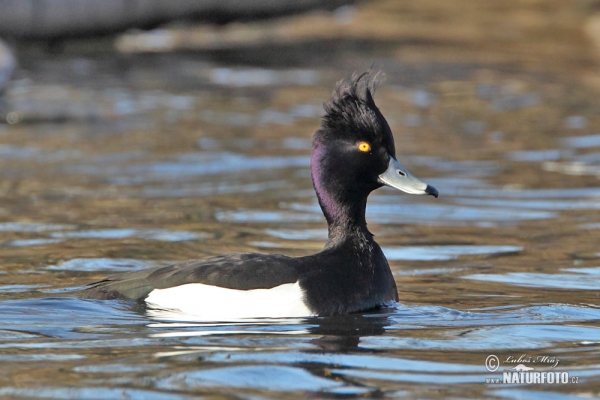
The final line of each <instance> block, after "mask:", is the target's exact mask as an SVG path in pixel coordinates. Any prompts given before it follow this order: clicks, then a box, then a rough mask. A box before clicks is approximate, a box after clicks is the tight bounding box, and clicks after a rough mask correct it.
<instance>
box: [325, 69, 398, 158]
mask: <svg viewBox="0 0 600 400" xmlns="http://www.w3.org/2000/svg"><path fill="white" fill-rule="evenodd" d="M382 75H383V74H381V73H379V72H378V73H376V74H374V75H373V74H372V72H371V71H367V72H364V73H362V74H357V73H354V74H352V76H351V77H350V78H349V79H344V80H341V81H339V82H338V83H337V84H336V86H335V89H334V90H333V94H332V95H331V100H330V101H329V102H327V103H325V104H324V105H323V107H324V108H325V115H324V116H323V120H322V123H321V130H320V132H319V134H321V135H344V136H350V137H356V138H357V139H365V138H366V139H368V140H370V141H373V142H377V143H380V144H382V145H383V146H384V147H386V148H388V149H389V150H390V153H391V154H394V153H395V152H394V151H393V148H394V138H393V136H392V132H391V130H390V127H389V125H388V123H387V121H386V120H385V118H384V117H383V115H382V114H381V112H380V111H379V109H378V108H377V106H376V105H375V101H374V100H373V94H374V93H375V89H376V88H377V86H379V83H381V80H382V79H381V78H382Z"/></svg>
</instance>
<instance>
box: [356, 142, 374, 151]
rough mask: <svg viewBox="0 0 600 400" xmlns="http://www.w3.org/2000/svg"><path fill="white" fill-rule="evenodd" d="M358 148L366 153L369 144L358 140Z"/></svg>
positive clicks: (369, 146) (369, 147)
mask: <svg viewBox="0 0 600 400" xmlns="http://www.w3.org/2000/svg"><path fill="white" fill-rule="evenodd" d="M358 149H359V150H360V151H362V152H363V153H366V152H367V151H369V150H371V145H370V144H369V143H367V142H360V143H359V144H358Z"/></svg>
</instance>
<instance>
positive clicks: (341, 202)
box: [311, 72, 438, 224]
mask: <svg viewBox="0 0 600 400" xmlns="http://www.w3.org/2000/svg"><path fill="white" fill-rule="evenodd" d="M375 87H376V79H370V76H369V73H368V72H367V73H364V74H362V75H356V74H355V75H353V76H352V77H351V78H350V79H348V80H343V81H340V82H338V84H337V85H336V87H335V90H334V91H333V95H332V97H331V100H330V101H329V102H327V103H325V105H324V108H325V115H324V116H323V119H322V123H321V128H320V129H319V130H318V131H317V132H316V133H315V135H314V136H313V153H312V157H311V174H312V179H313V184H314V187H315V191H316V192H317V197H318V199H319V204H320V205H321V208H322V209H323V212H324V214H325V217H326V218H327V221H328V222H329V223H330V224H331V223H332V222H335V221H338V222H339V221H340V220H350V221H351V220H356V219H359V220H361V221H358V222H363V221H364V209H365V207H366V199H367V197H368V195H369V193H370V192H372V191H373V190H375V189H377V188H380V187H382V186H384V185H385V186H390V187H393V188H396V189H399V190H401V191H403V192H406V193H410V194H419V195H422V194H429V195H432V196H435V197H437V196H438V191H437V190H436V189H435V188H434V187H432V186H430V185H427V184H426V183H424V182H422V181H420V180H419V179H417V178H416V177H415V176H413V175H412V174H411V173H410V172H409V171H408V170H407V169H406V168H404V167H403V166H402V165H401V164H400V163H399V162H398V160H397V159H396V149H395V146H394V136H393V135H392V131H391V129H390V127H389V125H388V123H387V121H386V120H385V118H384V117H383V115H382V114H381V112H380V111H379V109H378V108H377V106H376V105H375V102H374V100H373V92H374V90H375ZM361 213H362V216H361Z"/></svg>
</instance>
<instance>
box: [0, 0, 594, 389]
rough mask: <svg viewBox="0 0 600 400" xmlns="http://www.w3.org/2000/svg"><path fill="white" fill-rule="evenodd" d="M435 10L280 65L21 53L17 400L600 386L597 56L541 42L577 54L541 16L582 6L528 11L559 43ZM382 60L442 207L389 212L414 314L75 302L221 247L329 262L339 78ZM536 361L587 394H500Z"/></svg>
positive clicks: (4, 294)
mask: <svg viewBox="0 0 600 400" xmlns="http://www.w3.org/2000/svg"><path fill="white" fill-rule="evenodd" d="M437 3H439V4H438V5H437V7H439V8H435V7H434V8H431V9H429V8H427V7H428V6H426V5H423V4H425V3H423V4H421V3H419V4H416V3H415V4H412V3H411V4H410V5H405V7H407V8H402V7H401V6H399V5H398V4H401V3H394V2H379V3H378V2H374V3H368V4H364V5H362V6H360V7H358V8H357V9H356V10H355V12H356V14H355V16H354V17H353V18H354V19H355V22H353V23H351V24H350V25H349V26H348V29H349V32H352V33H351V34H350V33H348V35H350V36H348V37H349V38H348V39H344V40H331V41H330V39H331V38H330V37H329V36H327V35H325V38H322V43H323V45H322V46H324V47H318V46H317V47H315V44H314V43H315V42H314V41H311V40H308V39H306V38H305V36H303V35H304V34H303V33H302V32H297V35H299V37H300V39H299V41H295V42H294V41H292V42H290V43H287V44H286V43H285V42H284V43H279V44H275V45H274V47H275V50H272V49H269V48H268V47H265V48H262V49H256V48H255V49H251V50H247V49H244V48H240V49H238V50H237V51H234V52H232V51H230V50H227V46H225V49H224V50H218V51H217V50H206V49H205V50H203V51H200V52H198V53H168V54H158V55H123V54H118V53H114V52H111V51H110V52H108V54H107V52H106V51H99V52H98V51H92V50H85V51H84V52H83V54H82V53H81V52H80V51H81V49H79V51H73V50H67V51H65V52H64V53H62V54H57V55H56V54H45V55H43V57H42V58H40V57H41V56H40V54H39V53H38V52H36V51H29V52H24V53H23V54H22V56H21V69H20V71H19V72H18V76H17V77H16V79H15V82H14V83H13V84H12V85H11V86H10V87H9V88H8V91H7V94H6V97H7V103H8V104H9V107H10V109H9V111H11V112H13V113H16V114H12V116H13V117H12V119H11V121H12V122H14V121H15V115H16V116H17V117H18V118H16V120H17V121H19V123H15V124H12V125H4V126H0V244H1V246H0V397H7V398H65V399H66V398H69V399H70V398H78V399H79V398H81V399H98V398H101V399H121V398H139V399H152V398H157V399H170V398H173V399H185V398H197V397H198V396H203V397H207V398H212V397H219V398H221V397H234V398H238V397H239V398H283V397H285V398H305V397H314V398H334V397H335V398H349V397H356V396H360V397H362V396H364V397H388V398H397V397H409V398H443V397H454V398H481V397H488V398H490V397H491V398H562V397H565V398H569V397H568V396H583V397H597V396H599V395H600V386H599V384H598V381H599V379H600V306H599V302H598V299H599V298H598V293H600V247H599V245H598V244H599V239H600V232H599V230H600V216H599V214H598V209H599V208H600V206H599V205H600V181H598V177H600V156H599V154H600V139H599V138H600V136H599V134H598V132H600V120H598V117H597V116H598V115H600V104H599V103H598V100H597V99H598V90H599V89H598V88H597V87H596V86H594V84H591V83H590V82H597V81H594V79H593V78H592V77H590V75H589V74H590V72H589V70H585V69H582V70H581V71H580V70H577V69H576V68H577V67H576V66H577V65H578V64H577V63H576V61H577V60H579V61H581V60H588V61H586V62H588V63H591V61H589V59H587V58H586V57H588V56H587V53H585V51H591V50H589V49H588V50H585V49H586V48H585V47H583V45H582V44H581V43H580V42H579V40H580V39H578V38H579V36H574V37H571V36H568V35H564V38H562V39H564V40H565V41H568V43H569V46H571V47H570V48H573V49H575V50H573V52H572V53H568V54H565V55H564V59H563V58H560V57H561V54H562V53H561V51H550V50H548V51H550V52H551V53H552V55H553V56H554V57H556V58H555V59H554V61H555V62H553V63H548V62H546V57H547V54H546V53H544V51H546V50H544V49H545V48H546V47H544V46H542V44H544V45H545V46H549V47H548V48H549V49H555V50H556V49H562V47H560V46H561V42H560V41H559V40H558V39H557V38H556V35H555V36H554V39H552V37H551V36H552V34H553V32H554V31H553V29H555V27H554V25H552V24H544V23H541V22H540V21H542V22H543V21H546V22H547V21H551V20H552V19H551V18H552V15H554V14H552V12H551V11H552V10H554V11H555V12H556V13H558V14H556V15H567V14H564V13H565V12H566V11H565V10H564V9H560V8H558V9H549V10H550V11H548V10H547V13H549V14H547V15H546V14H543V13H542V14H539V13H540V11H539V10H531V9H528V8H527V7H528V6H527V5H521V6H520V7H522V8H523V10H524V11H523V12H530V13H531V14H528V15H529V18H532V20H531V21H532V22H531V24H532V25H531V26H535V27H537V28H535V29H539V30H538V31H536V30H535V29H533V28H531V29H532V30H529V31H527V30H523V31H519V32H521V34H522V35H525V36H524V37H522V38H520V37H518V36H515V37H514V38H513V36H510V35H509V34H508V33H506V32H507V31H506V30H508V31H509V32H511V29H512V28H510V26H509V25H510V24H509V25H506V26H505V28H502V29H500V28H498V27H496V28H490V29H491V31H493V32H496V30H494V29H497V32H504V33H498V37H495V36H494V37H493V39H491V40H492V41H491V42H490V43H483V42H485V40H486V39H485V37H486V36H478V32H480V31H478V30H477V29H476V28H474V27H473V26H471V25H468V23H467V22H468V21H474V20H476V19H468V21H467V22H465V20H464V19H462V18H463V14H462V13H452V12H450V11H451V9H446V8H445V7H447V6H446V5H444V4H449V3H444V2H432V3H431V4H437ZM402 4H404V3H402ZM427 4H429V3H427ZM481 4H483V2H482V3H481ZM486 4H487V3H486ZM473 7H475V6H473ZM481 7H483V6H481ZM557 7H558V6H557ZM459 8H460V7H459ZM486 10H487V9H485V7H484V8H482V9H480V10H479V11H481V12H482V14H481V18H483V19H484V20H485V18H490V21H497V20H498V21H500V20H501V21H509V20H510V18H511V16H513V17H514V15H513V14H511V13H512V11H510V10H508V9H507V10H499V9H496V10H494V11H493V12H491V11H489V10H487V11H486ZM409 11H410V12H409ZM411 12H412V13H414V14H410V13H411ZM580 12H581V13H582V14H581V15H580V14H577V15H576V16H578V18H581V20H578V19H576V18H575V17H573V16H571V17H570V18H571V19H568V20H565V21H566V22H564V23H565V26H570V27H571V28H572V29H579V28H578V27H579V26H580V25H581V24H582V23H583V22H582V21H584V20H585V15H583V14H585V13H584V12H583V11H580ZM407 13H408V14H407ZM430 13H431V14H430ZM438 13H439V15H440V16H442V15H443V17H440V18H439V19H438V20H436V19H435V18H433V19H431V20H430V19H429V17H427V16H431V15H438ZM444 13H445V14H444ZM488 13H491V14H488ZM373 15H377V16H379V17H380V21H382V22H381V28H378V29H373V30H371V31H369V30H366V31H364V30H361V29H363V28H361V27H362V25H361V24H360V23H359V22H360V21H361V18H367V17H368V16H371V17H372V16H373ZM405 15H408V16H410V15H418V16H420V18H421V19H418V20H419V21H421V23H422V24H423V26H426V27H427V29H425V30H422V28H420V25H411V24H414V21H413V20H414V18H412V17H411V18H408V17H405ZM568 15H571V14H568ZM390 16H394V18H396V19H397V20H399V21H403V24H393V23H392V22H394V21H396V20H395V19H393V18H392V19H390V18H391V17H390ZM309 18H313V23H314V24H313V25H314V30H315V32H318V29H319V26H320V25H319V24H320V23H321V22H319V21H321V19H322V18H324V17H321V16H318V15H317V16H312V17H309ZM404 18H406V19H404ZM471 18H472V17H471ZM544 18H548V20H546V19H544ZM565 18H566V17H565ZM309 20H310V19H309ZM356 21H358V22H356ZM426 21H428V22H426ZM436 21H437V22H436ZM523 21H526V19H524V20H523ZM535 21H538V22H539V23H538V24H537V25H535V23H534V22H535ZM296 23H298V22H296ZM469 23H470V22H469ZM515 23H516V22H515ZM523 23H524V24H525V25H527V23H526V22H523ZM465 24H466V25H465ZM569 24H571V25H569ZM300 25H302V24H300ZM475 25H477V24H475ZM475 25H474V26H475ZM404 26H406V27H408V28H410V29H412V31H410V32H409V31H405V30H404V29H405V28H404ZM463 26H469V27H471V28H472V29H474V30H473V31H469V32H470V33H469V32H467V31H461V30H460V29H459V27H463ZM490 26H491V25H490ZM502 26H504V25H502ZM527 26H529V25H527ZM408 28H406V29H408ZM513 28H514V27H513ZM394 29H396V30H394ZM423 29H424V28H423ZM478 29H479V28H478ZM515 29H516V28H515ZM556 29H558V28H556ZM561 29H562V28H561ZM551 31H552V32H551ZM344 32H345V31H344ZM455 32H463V33H464V35H466V36H460V35H459V34H458V33H455ZM465 32H466V33H465ZM485 32H487V31H485ZM527 32H529V33H527ZM569 32H570V31H569ZM480 33H481V32H480ZM157 34H160V33H157ZM316 34H318V33H316ZM446 34H449V35H451V37H448V38H446V36H445V35H446ZM503 34H507V35H509V36H502V35H503ZM344 35H346V33H344ZM361 35H362V36H361ZM394 35H397V36H394ZM436 35H438V36H436ZM456 35H458V36H456ZM469 35H474V36H475V37H476V38H473V37H471V36H469ZM527 35H530V36H527ZM531 35H533V36H531ZM344 37H345V36H344ZM415 38H416V39H415ZM446 39H447V41H445V40H446ZM488 39H489V38H488ZM504 40H509V41H510V40H513V42H511V43H513V45H512V47H509V48H506V47H503V43H504V42H503V41H504ZM319 43H320V42H319ZM531 43H538V44H540V45H539V46H538V47H536V48H535V49H532V48H531ZM552 46H556V47H552ZM515 49H516V50H515ZM449 50H450V51H449ZM482 53H483V54H487V55H488V56H489V58H488V59H484V58H482V56H481V54H482ZM498 55H500V56H501V57H498ZM114 60H117V61H118V63H117V64H118V65H116V64H115V61H114ZM373 62H375V63H376V65H382V67H383V69H384V71H385V72H386V74H387V79H386V82H385V83H384V84H383V85H382V86H381V88H380V89H379V91H378V92H377V95H376V101H377V102H378V104H379V106H380V108H381V109H382V111H383V113H384V114H385V115H386V116H387V117H388V121H389V122H390V125H391V127H392V130H393V131H394V132H395V136H396V145H397V153H398V155H399V158H400V160H401V162H402V163H403V164H404V165H406V166H407V167H409V169H410V170H411V171H412V172H414V173H415V175H417V176H419V177H420V178H422V179H423V180H425V181H427V182H428V183H430V184H432V185H433V186H435V187H436V188H437V189H438V190H439V192H440V198H438V199H434V198H430V197H427V198H425V197H417V196H408V195H404V194H401V193H399V192H397V191H394V190H391V189H381V190H379V191H377V192H376V193H374V194H373V195H372V196H371V198H370V201H369V206H368V210H367V219H368V221H369V228H370V229H371V231H372V232H373V233H374V234H375V235H376V238H377V240H378V242H379V243H380V244H381V246H382V248H383V250H384V252H385V254H386V256H387V257H388V259H389V261H390V265H391V267H392V270H393V273H394V276H395V277H396V281H397V284H398V288H399V295H400V299H401V300H400V303H399V304H397V305H395V306H393V307H390V308H387V309H384V310H380V311H379V312H375V313H367V314H363V315H350V316H343V317H336V318H309V319H288V320H286V319H282V320H269V319H265V320H254V321H243V322H240V321H238V322H215V323H200V322H197V321H189V320H185V318H183V317H182V316H181V315H177V314H165V313H163V314H156V313H152V312H151V311H149V310H146V309H145V308H144V306H143V305H141V304H132V303H128V302H121V301H95V300H84V299H81V298H79V297H78V292H79V290H81V289H82V288H83V287H85V285H86V284H88V283H90V282H93V281H95V280H98V279H101V278H102V277H104V276H106V275H108V274H112V273H117V272H122V271H131V270H137V269H142V268H147V267H152V266H159V265H165V264H168V263H170V262H174V261H179V260H186V259H189V258H195V257H199V256H204V255H210V254H220V253H226V252H237V251H263V252H278V253H279V252H280V253H285V254H290V255H305V254H310V253H312V252H316V251H319V250H320V249H321V248H322V246H323V243H324V240H325V239H326V225H325V223H324V219H323V217H322V215H321V212H320V210H319V208H318V205H317V202H316V199H315V196H314V192H313V190H312V186H311V183H310V173H309V169H308V163H309V157H310V137H311V135H312V132H314V130H315V129H316V128H317V127H318V124H319V117H320V115H321V104H322V102H323V101H324V100H326V99H327V97H328V96H329V94H330V92H331V89H332V87H333V85H334V83H335V81H336V80H338V79H339V78H341V77H343V76H345V75H347V74H349V73H351V72H352V71H354V70H363V69H366V68H369V67H370V66H371V65H372V64H373ZM507 63H511V64H510V65H508V64H507ZM582 65H588V64H586V63H584V62H582ZM574 68H575V70H574ZM582 68H583V67H582ZM573 71H577V72H580V73H577V72H575V73H574V72H573ZM492 355H495V356H497V357H498V360H499V369H498V370H496V371H489V370H488V369H486V360H487V359H489V357H490V356H492ZM519 364H523V365H524V366H527V367H530V368H534V370H533V371H537V372H560V373H567V374H568V382H569V383H562V384H548V383H544V384H542V383H533V384H527V383H526V382H525V383H523V384H501V383H486V379H500V380H502V378H503V375H502V373H503V372H511V371H514V368H515V367H517V365H519ZM488 366H490V364H488ZM492 366H493V365H492ZM491 369H492V370H493V369H494V368H491Z"/></svg>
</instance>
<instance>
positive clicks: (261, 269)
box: [86, 253, 299, 301]
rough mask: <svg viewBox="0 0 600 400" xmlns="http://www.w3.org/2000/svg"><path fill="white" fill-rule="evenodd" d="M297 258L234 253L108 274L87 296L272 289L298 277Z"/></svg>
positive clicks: (136, 297) (141, 297)
mask: <svg viewBox="0 0 600 400" xmlns="http://www.w3.org/2000/svg"><path fill="white" fill-rule="evenodd" d="M295 260H296V259H294V258H292V257H287V256H283V255H278V254H262V253H235V254H227V255H222V256H214V257H206V258H200V259H196V260H191V261H188V262H184V263H180V264H173V265H169V266H165V267H158V268H150V269H145V270H141V271H134V272H129V273H125V274H119V275H116V276H112V277H108V278H106V279H104V280H102V281H99V282H96V283H93V284H92V285H90V288H89V289H87V290H86V297H88V298H94V299H129V300H136V301H137V300H144V299H146V298H147V297H148V296H149V295H150V294H151V293H152V292H153V291H156V290H164V289H168V288H174V287H181V286H182V285H187V284H202V285H210V286H215V287H220V288H224V289H234V290H245V291H248V290H255V289H271V288H274V287H277V286H281V285H284V284H290V283H295V282H297V281H298V277H299V275H298V269H297V267H296V264H297V262H296V261H295Z"/></svg>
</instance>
